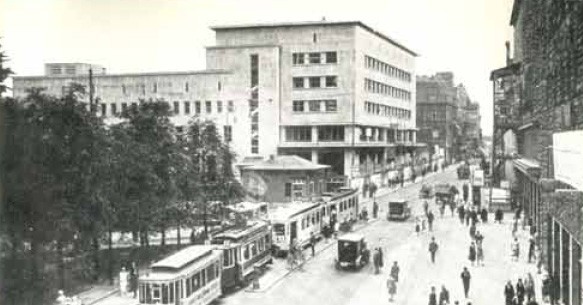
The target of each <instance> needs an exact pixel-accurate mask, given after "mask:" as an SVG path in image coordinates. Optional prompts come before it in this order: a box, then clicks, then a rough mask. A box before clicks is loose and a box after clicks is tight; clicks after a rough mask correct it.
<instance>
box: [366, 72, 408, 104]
mask: <svg viewBox="0 0 583 305" xmlns="http://www.w3.org/2000/svg"><path fill="white" fill-rule="evenodd" d="M364 90H366V91H368V92H372V93H378V94H382V95H388V96H391V97H394V98H398V99H402V100H406V101H410V100H411V92H409V91H407V90H403V89H399V88H396V87H393V86H391V85H387V84H385V83H381V82H377V81H375V80H372V79H368V78H365V79H364Z"/></svg>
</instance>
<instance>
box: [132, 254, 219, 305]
mask: <svg viewBox="0 0 583 305" xmlns="http://www.w3.org/2000/svg"><path fill="white" fill-rule="evenodd" d="M221 257H222V252H221V251H217V250H215V247H213V246H211V245H195V246H189V247H187V248H184V249H182V250H180V251H178V252H176V253H174V254H172V255H170V256H168V257H166V258H164V259H162V260H160V261H158V262H156V263H154V264H153V265H152V266H151V271H150V272H148V273H147V274H145V275H143V276H140V278H139V282H138V289H139V290H138V293H139V303H140V304H175V305H206V304H209V303H211V302H212V301H214V300H215V299H217V298H218V297H219V296H220V295H221V292H222V291H221Z"/></svg>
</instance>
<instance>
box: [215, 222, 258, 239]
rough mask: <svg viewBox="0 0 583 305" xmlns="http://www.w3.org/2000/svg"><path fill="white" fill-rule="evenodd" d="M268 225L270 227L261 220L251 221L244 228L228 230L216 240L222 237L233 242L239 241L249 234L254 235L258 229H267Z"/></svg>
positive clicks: (221, 233)
mask: <svg viewBox="0 0 583 305" xmlns="http://www.w3.org/2000/svg"><path fill="white" fill-rule="evenodd" d="M267 225H268V224H267V222H265V221H261V220H255V221H250V222H248V223H247V225H246V226H244V227H235V228H229V229H226V230H224V231H222V232H220V233H218V234H216V235H215V236H214V238H219V237H222V238H227V239H231V240H233V241H237V240H239V239H242V238H244V237H246V236H248V235H249V234H251V233H253V232H254V231H257V230H258V229H261V228H264V227H267Z"/></svg>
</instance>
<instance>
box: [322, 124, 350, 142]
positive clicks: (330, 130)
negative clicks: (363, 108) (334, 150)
mask: <svg viewBox="0 0 583 305" xmlns="http://www.w3.org/2000/svg"><path fill="white" fill-rule="evenodd" d="M318 140H319V141H344V126H320V127H318Z"/></svg>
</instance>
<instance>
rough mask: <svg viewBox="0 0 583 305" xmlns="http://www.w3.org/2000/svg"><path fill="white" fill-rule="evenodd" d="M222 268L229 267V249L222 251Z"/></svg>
mask: <svg viewBox="0 0 583 305" xmlns="http://www.w3.org/2000/svg"><path fill="white" fill-rule="evenodd" d="M223 266H224V267H229V266H231V249H225V250H223Z"/></svg>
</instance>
